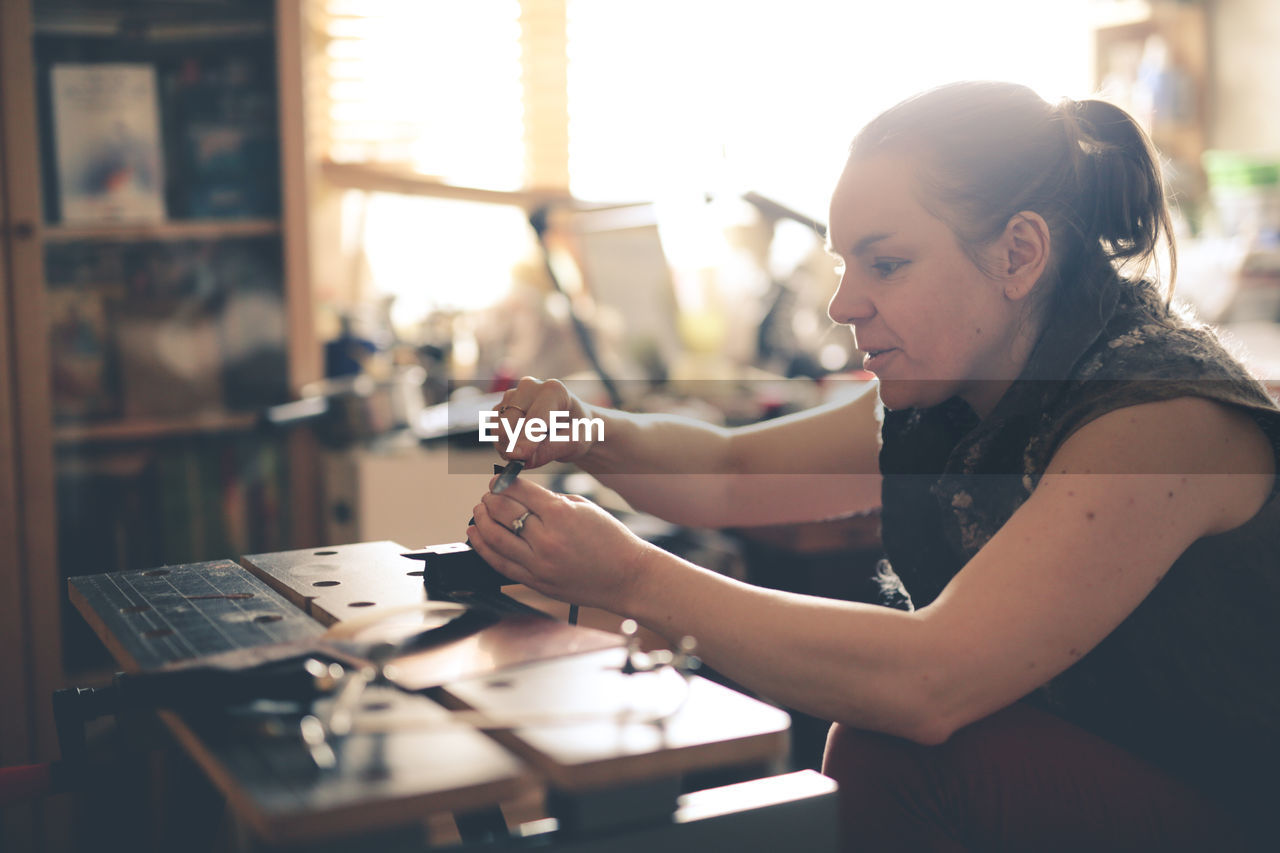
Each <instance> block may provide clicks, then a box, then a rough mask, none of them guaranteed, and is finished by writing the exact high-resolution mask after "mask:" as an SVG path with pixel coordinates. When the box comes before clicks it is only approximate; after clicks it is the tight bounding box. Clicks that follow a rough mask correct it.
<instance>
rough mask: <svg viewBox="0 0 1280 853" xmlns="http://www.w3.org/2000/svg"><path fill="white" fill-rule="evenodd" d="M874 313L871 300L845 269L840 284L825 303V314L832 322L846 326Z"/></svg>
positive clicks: (867, 317)
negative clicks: (826, 303) (829, 300)
mask: <svg viewBox="0 0 1280 853" xmlns="http://www.w3.org/2000/svg"><path fill="white" fill-rule="evenodd" d="M875 313H876V309H875V306H874V305H872V304H871V300H870V299H868V298H867V297H866V295H865V292H864V291H863V289H862V288H860V287H858V286H857V285H856V282H855V281H854V278H853V276H852V275H851V274H850V272H849V271H848V270H846V271H845V273H844V274H843V275H842V276H840V284H839V285H838V286H837V287H836V292H835V295H833V296H832V297H831V302H830V303H828V305H827V316H828V317H830V318H831V321H832V322H833V323H839V324H840V325H842V326H848V325H852V324H853V323H856V322H858V321H860V320H866V319H869V318H870V317H872V316H874V315H875Z"/></svg>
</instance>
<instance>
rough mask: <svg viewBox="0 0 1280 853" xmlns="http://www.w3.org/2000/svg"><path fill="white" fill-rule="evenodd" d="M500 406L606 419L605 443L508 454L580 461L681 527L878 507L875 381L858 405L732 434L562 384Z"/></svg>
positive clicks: (536, 461)
mask: <svg viewBox="0 0 1280 853" xmlns="http://www.w3.org/2000/svg"><path fill="white" fill-rule="evenodd" d="M502 405H503V406H512V405H514V406H516V407H518V409H522V410H523V411H524V412H525V413H527V416H528V417H541V418H547V417H548V416H549V413H550V412H552V411H557V410H561V411H565V410H567V411H569V412H570V416H571V417H573V418H579V417H587V418H599V419H600V421H601V423H602V425H603V433H604V438H603V440H596V441H580V442H577V443H553V442H546V441H544V442H541V443H539V444H533V443H531V442H527V441H526V440H525V439H523V438H522V439H521V440H520V442H519V443H517V445H516V446H515V447H514V448H513V449H512V451H511V452H510V453H507V452H505V449H504V453H503V455H504V456H507V457H508V458H513V459H525V460H527V461H529V463H530V465H531V466H536V465H542V464H545V463H546V462H549V461H552V460H555V459H560V460H564V461H570V462H573V463H574V464H576V465H577V466H578V467H580V468H582V469H583V470H585V471H587V472H589V473H591V474H593V475H595V476H596V478H597V479H599V480H600V481H601V482H602V483H604V484H605V485H606V486H608V487H609V488H612V489H614V490H615V491H617V492H618V493H619V494H620V495H622V496H623V498H625V499H626V500H627V502H628V503H629V504H631V506H633V507H634V508H636V509H638V510H641V511H643V512H648V513H652V514H653V515H656V516H659V517H660V518H664V519H666V520H668V521H672V522H675V523H678V524H687V525H692V526H698V527H747V526H753V525H761V524H781V523H786V522H795V521H813V520H816V519H823V518H835V517H839V516H844V515H851V514H854V513H857V512H865V511H868V510H871V509H874V508H875V507H877V506H878V505H879V502H880V475H879V468H878V454H879V422H878V420H877V417H876V406H877V399H876V393H875V388H874V385H873V384H872V383H867V388H866V390H865V391H864V392H863V393H861V394H860V395H858V396H857V397H855V398H854V399H852V400H850V401H847V402H841V403H838V404H831V405H827V406H821V407H818V408H815V409H812V410H809V411H805V412H799V413H796V414H794V415H789V416H787V417H783V418H777V419H775V420H770V421H766V422H764V423H760V424H755V425H752V426H748V427H738V428H734V429H727V428H724V427H717V426H713V425H711V424H707V423H704V422H701V421H697V420H694V419H691V418H681V417H675V416H669V415H649V414H631V413H627V412H621V411H618V410H616V409H606V408H602V407H595V406H589V405H587V404H585V403H583V402H582V401H581V400H579V399H578V398H577V397H575V396H574V395H572V394H570V393H569V392H568V391H567V390H566V389H565V388H564V386H563V385H562V384H561V383H559V382H556V381H555V380H551V381H547V382H539V381H537V380H532V379H523V380H521V382H520V384H519V385H518V386H517V387H516V388H514V389H512V390H511V391H508V392H507V394H506V396H505V397H504V398H503V403H502ZM499 408H501V406H500V407H499ZM508 417H510V416H508Z"/></svg>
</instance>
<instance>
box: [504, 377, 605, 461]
mask: <svg viewBox="0 0 1280 853" xmlns="http://www.w3.org/2000/svg"><path fill="white" fill-rule="evenodd" d="M496 409H497V412H498V419H499V420H501V421H505V422H506V423H507V424H508V426H500V430H499V431H500V435H501V438H500V440H499V441H498V453H499V454H500V455H501V456H502V457H503V458H504V459H522V460H524V463H525V466H526V467H528V468H537V467H539V466H541V465H546V464H547V463H548V462H556V461H560V462H572V461H574V460H576V459H580V458H582V457H583V456H585V455H587V453H588V452H590V450H591V448H592V446H593V444H594V443H595V442H594V436H593V435H592V430H589V429H583V430H578V431H576V436H577V440H576V441H575V440H570V441H551V440H543V441H530V440H529V438H528V436H527V435H526V434H525V431H524V429H523V425H522V424H521V423H520V420H521V418H523V419H524V421H525V423H528V421H529V420H530V419H533V418H538V419H541V420H542V421H544V422H547V423H550V421H551V413H552V412H568V417H569V419H570V421H571V422H577V421H578V420H579V419H582V418H587V417H588V414H587V412H588V406H587V404H586V403H584V402H582V400H580V399H579V398H578V397H577V396H576V395H574V394H572V393H570V391H569V389H568V388H566V387H565V386H564V383H562V382H560V380H558V379H546V380H542V379H534V378H532V377H530V376H526V377H524V378H523V379H521V380H520V382H519V383H518V384H517V385H516V387H514V388H512V389H510V390H508V391H507V392H506V393H504V394H503V395H502V402H500V403H499V404H498V405H497V407H496ZM508 429H511V430H518V432H519V437H518V438H517V440H516V443H515V445H514V446H513V447H512V448H511V449H510V450H508V449H507V445H508V439H507V435H508V433H507V430H508Z"/></svg>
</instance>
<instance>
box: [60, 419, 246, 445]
mask: <svg viewBox="0 0 1280 853" xmlns="http://www.w3.org/2000/svg"><path fill="white" fill-rule="evenodd" d="M257 422H258V418H257V415H256V414H254V413H252V412H211V413H208V414H203V415H188V416H186V417H176V418H128V419H124V420H116V421H103V422H101V423H91V424H69V425H64V426H59V427H55V428H54V440H55V441H56V442H57V443H58V444H59V445H67V444H84V443H126V442H133V441H150V440H152V439H157V438H178V437H181V436H188V435H200V434H210V433H222V432H243V431H245V430H249V429H252V428H253V427H254V425H255V424H257Z"/></svg>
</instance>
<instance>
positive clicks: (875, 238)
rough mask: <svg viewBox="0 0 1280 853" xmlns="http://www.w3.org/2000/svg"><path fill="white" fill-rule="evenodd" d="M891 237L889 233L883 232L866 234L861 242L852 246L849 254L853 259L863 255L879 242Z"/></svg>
mask: <svg viewBox="0 0 1280 853" xmlns="http://www.w3.org/2000/svg"><path fill="white" fill-rule="evenodd" d="M892 236H893V234H891V233H889V232H883V233H878V234H868V235H867V236H865V237H863V238H862V239H861V240H859V241H858V242H856V243H854V244H853V251H852V252H850V254H851V255H853V256H855V257H856V256H858V255H862V254H865V253H866V251H867V250H868V249H870V248H871V247H872V246H874V245H875V244H876V243H879V242H880V241H881V240H886V239H888V238H889V237H892Z"/></svg>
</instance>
